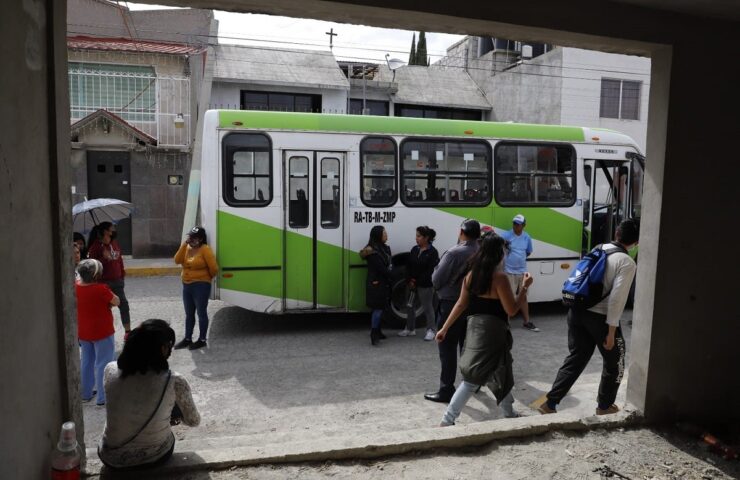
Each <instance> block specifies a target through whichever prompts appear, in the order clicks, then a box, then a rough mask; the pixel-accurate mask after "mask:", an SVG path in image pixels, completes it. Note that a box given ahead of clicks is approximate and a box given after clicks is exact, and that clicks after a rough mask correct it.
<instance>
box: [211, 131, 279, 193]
mask: <svg viewBox="0 0 740 480" xmlns="http://www.w3.org/2000/svg"><path fill="white" fill-rule="evenodd" d="M222 148H223V179H224V186H223V189H224V200H225V201H226V203H227V204H229V205H231V206H234V207H264V206H266V205H269V204H270V202H271V201H272V153H271V152H272V149H271V147H270V139H269V138H268V137H267V136H265V135H262V134H255V133H230V134H228V135H226V137H224V139H223V142H222Z"/></svg>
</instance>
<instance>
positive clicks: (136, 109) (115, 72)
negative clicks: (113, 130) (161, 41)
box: [69, 62, 157, 122]
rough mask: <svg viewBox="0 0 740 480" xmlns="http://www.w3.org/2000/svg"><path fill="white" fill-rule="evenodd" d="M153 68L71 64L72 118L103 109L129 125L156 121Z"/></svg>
mask: <svg viewBox="0 0 740 480" xmlns="http://www.w3.org/2000/svg"><path fill="white" fill-rule="evenodd" d="M156 82H157V76H156V73H155V71H154V67H150V66H140V65H109V64H103V63H82V62H70V63H69V103H70V113H71V117H72V119H81V118H84V117H86V116H88V115H90V114H91V113H93V112H96V111H98V110H100V109H105V110H107V111H109V112H111V113H113V114H115V115H118V116H119V117H121V118H122V119H124V120H126V121H127V122H154V121H155V115H156V112H157V88H156Z"/></svg>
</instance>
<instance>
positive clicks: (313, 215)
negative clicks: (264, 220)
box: [283, 151, 346, 310]
mask: <svg viewBox="0 0 740 480" xmlns="http://www.w3.org/2000/svg"><path fill="white" fill-rule="evenodd" d="M345 158H346V154H345V153H343V152H321V151H286V152H285V153H284V160H283V161H284V164H283V172H285V173H284V174H285V190H284V192H285V193H284V197H283V198H284V199H285V201H284V211H285V217H284V235H285V241H284V243H283V244H284V246H285V251H284V255H283V259H284V260H283V272H284V285H285V288H284V289H283V291H284V292H285V293H284V307H285V310H306V309H314V308H342V307H344V300H343V299H344V281H343V277H342V275H343V272H344V255H343V247H344V244H343V241H344V228H343V213H344V212H343V211H342V205H343V204H344V202H343V197H344V185H345V181H344V165H345Z"/></svg>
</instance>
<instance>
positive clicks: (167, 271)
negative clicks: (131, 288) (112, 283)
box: [126, 266, 182, 277]
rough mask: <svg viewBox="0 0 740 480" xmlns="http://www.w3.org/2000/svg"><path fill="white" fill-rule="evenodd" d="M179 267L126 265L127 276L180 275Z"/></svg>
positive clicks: (180, 269)
mask: <svg viewBox="0 0 740 480" xmlns="http://www.w3.org/2000/svg"><path fill="white" fill-rule="evenodd" d="M180 272H182V268H181V267H179V266H178V267H126V276H127V277H162V276H166V275H180Z"/></svg>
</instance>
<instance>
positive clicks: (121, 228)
mask: <svg viewBox="0 0 740 480" xmlns="http://www.w3.org/2000/svg"><path fill="white" fill-rule="evenodd" d="M87 198H88V199H89V200H92V199H93V198H117V199H119V200H124V201H126V202H130V201H131V160H130V158H129V153H128V152H104V151H88V152H87ZM116 230H117V231H118V238H117V240H118V243H119V244H120V245H121V252H122V253H123V254H124V255H131V219H130V218H127V219H124V220H121V221H119V222H118V224H117V225H116Z"/></svg>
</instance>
